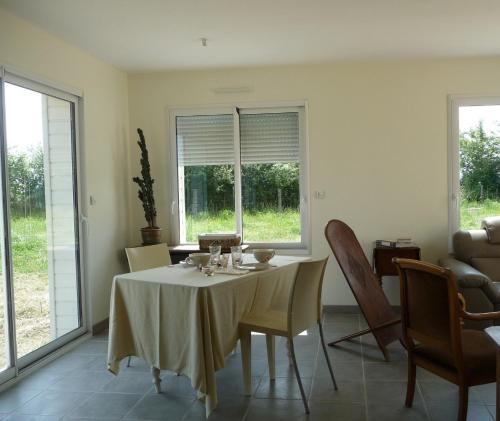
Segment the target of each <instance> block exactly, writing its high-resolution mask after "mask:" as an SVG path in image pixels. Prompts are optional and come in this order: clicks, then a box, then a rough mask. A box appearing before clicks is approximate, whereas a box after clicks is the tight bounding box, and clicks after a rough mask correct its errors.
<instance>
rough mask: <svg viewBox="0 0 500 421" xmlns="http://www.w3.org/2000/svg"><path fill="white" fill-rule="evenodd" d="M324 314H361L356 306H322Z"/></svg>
mask: <svg viewBox="0 0 500 421" xmlns="http://www.w3.org/2000/svg"><path fill="white" fill-rule="evenodd" d="M323 310H324V311H325V313H353V314H359V313H361V312H360V310H359V307H358V306H341V305H324V306H323Z"/></svg>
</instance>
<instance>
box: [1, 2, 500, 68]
mask: <svg viewBox="0 0 500 421" xmlns="http://www.w3.org/2000/svg"><path fill="white" fill-rule="evenodd" d="M0 6H2V7H5V8H6V9H8V10H10V11H11V12H13V13H15V14H17V15H19V16H21V17H23V18H25V19H27V20H30V21H32V22H34V23H35V24H36V25H39V26H41V27H43V28H45V29H46V30H48V31H49V32H52V33H53V34H56V35H58V36H60V37H62V38H64V39H66V40H67V41H68V42H70V43H72V44H74V45H77V46H79V47H80V48H82V49H84V50H87V51H89V52H90V53H92V54H94V55H95V56H97V57H99V58H101V59H102V60H104V61H107V62H109V63H112V64H114V65H115V66H117V67H119V68H122V69H124V70H127V71H131V72H140V71H152V70H162V69H185V68H207V67H235V66H260V65H273V64H290V63H321V62H331V61H338V60H352V59H386V58H413V57H463V56H489V55H500V1H499V0H267V1H266V0H0ZM202 37H205V38H207V39H208V46H207V47H202V46H201V41H200V38H202Z"/></svg>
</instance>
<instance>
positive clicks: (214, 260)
mask: <svg viewBox="0 0 500 421" xmlns="http://www.w3.org/2000/svg"><path fill="white" fill-rule="evenodd" d="M208 249H209V250H210V265H211V266H217V265H218V264H219V259H220V251H221V246H209V247H208Z"/></svg>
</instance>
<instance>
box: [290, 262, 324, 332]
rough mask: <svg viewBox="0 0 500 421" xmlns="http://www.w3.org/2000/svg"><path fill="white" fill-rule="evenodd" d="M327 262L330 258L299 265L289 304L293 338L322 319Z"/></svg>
mask: <svg viewBox="0 0 500 421" xmlns="http://www.w3.org/2000/svg"><path fill="white" fill-rule="evenodd" d="M327 261H328V257H327V258H326V259H322V260H316V261H311V262H300V263H299V267H298V269H297V275H296V276H295V280H294V283H293V285H292V288H291V290H290V300H289V304H288V331H289V334H291V335H292V336H295V335H298V334H299V333H300V332H303V331H304V330H306V329H308V328H310V327H311V326H312V325H313V324H314V323H317V322H318V321H319V320H320V319H321V290H322V287H323V277H324V275H325V269H326V263H327Z"/></svg>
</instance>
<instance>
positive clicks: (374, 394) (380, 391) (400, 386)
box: [366, 381, 422, 406]
mask: <svg viewBox="0 0 500 421" xmlns="http://www.w3.org/2000/svg"><path fill="white" fill-rule="evenodd" d="M366 398H367V401H368V406H370V405H375V404H379V403H381V402H387V400H388V399H389V400H390V402H391V403H393V404H394V405H401V406H403V405H404V403H405V399H406V382H401V381H370V382H366ZM413 402H414V404H415V405H420V404H421V403H422V397H421V396H420V391H419V389H418V388H415V397H414V401H413Z"/></svg>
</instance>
